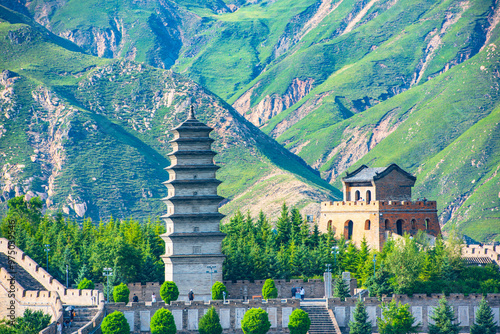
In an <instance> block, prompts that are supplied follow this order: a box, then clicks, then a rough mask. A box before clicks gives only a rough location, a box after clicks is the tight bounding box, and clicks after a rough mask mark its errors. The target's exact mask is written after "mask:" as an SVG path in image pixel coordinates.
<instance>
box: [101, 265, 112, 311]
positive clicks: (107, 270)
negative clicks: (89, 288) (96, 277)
mask: <svg viewBox="0 0 500 334" xmlns="http://www.w3.org/2000/svg"><path fill="white" fill-rule="evenodd" d="M102 270H103V273H102V275H103V276H105V277H106V280H107V283H106V294H107V299H108V303H109V277H110V276H113V269H111V268H103V269H102Z"/></svg>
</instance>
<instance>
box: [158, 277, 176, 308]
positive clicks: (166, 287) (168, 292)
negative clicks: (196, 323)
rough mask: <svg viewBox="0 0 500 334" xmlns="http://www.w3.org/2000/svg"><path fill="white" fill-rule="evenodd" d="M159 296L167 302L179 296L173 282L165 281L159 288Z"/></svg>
mask: <svg viewBox="0 0 500 334" xmlns="http://www.w3.org/2000/svg"><path fill="white" fill-rule="evenodd" d="M160 297H161V299H163V301H164V302H165V303H167V304H170V302H171V301H172V300H177V298H178V297H179V289H178V288H177V285H176V284H175V282H172V281H165V282H163V284H162V285H161V288H160Z"/></svg>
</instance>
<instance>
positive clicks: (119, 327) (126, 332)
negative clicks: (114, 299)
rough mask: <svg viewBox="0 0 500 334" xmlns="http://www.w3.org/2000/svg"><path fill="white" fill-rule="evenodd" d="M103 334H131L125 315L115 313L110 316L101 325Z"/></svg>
mask: <svg viewBox="0 0 500 334" xmlns="http://www.w3.org/2000/svg"><path fill="white" fill-rule="evenodd" d="M101 330H102V334H130V326H129V325H128V322H127V319H125V316H124V315H123V313H121V312H119V311H114V312H113V313H111V314H108V315H107V316H106V317H105V318H104V320H103V321H102V324H101Z"/></svg>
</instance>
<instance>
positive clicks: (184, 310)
mask: <svg viewBox="0 0 500 334" xmlns="http://www.w3.org/2000/svg"><path fill="white" fill-rule="evenodd" d="M212 306H213V307H215V309H216V311H217V313H218V314H219V318H220V323H221V325H222V328H223V330H224V333H238V334H240V333H243V331H242V330H241V320H242V319H243V316H244V315H245V312H246V311H247V310H249V309H251V308H259V307H260V308H262V309H263V310H265V311H266V312H267V313H268V315H269V321H270V322H271V329H270V331H269V332H268V333H270V334H271V333H274V334H278V333H288V320H289V316H290V314H291V313H292V311H293V310H294V309H297V308H299V307H300V301H299V300H297V299H270V300H269V301H267V302H266V301H265V300H261V299H259V300H247V301H243V300H228V301H226V302H223V301H221V300H217V301H210V302H204V301H193V302H184V301H173V302H171V303H170V305H165V303H164V302H157V303H151V302H139V303H128V304H125V303H110V304H106V311H107V313H108V314H109V313H111V312H113V311H115V310H117V311H120V312H123V314H124V315H125V318H126V319H127V321H128V323H129V325H130V328H131V329H133V332H134V333H147V332H150V327H149V325H150V321H151V317H152V316H153V315H154V313H155V312H156V311H157V310H159V309H160V308H166V309H168V310H170V311H171V312H172V314H173V315H174V319H175V324H176V327H177V333H179V334H183V333H185V334H187V333H195V332H196V333H197V332H198V323H199V320H200V319H201V317H203V315H204V314H205V312H207V310H208V309H209V308H211V307H212Z"/></svg>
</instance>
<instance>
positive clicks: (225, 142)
mask: <svg viewBox="0 0 500 334" xmlns="http://www.w3.org/2000/svg"><path fill="white" fill-rule="evenodd" d="M2 10H3V15H2V17H3V22H2V23H0V49H2V50H3V51H2V62H1V64H0V71H2V72H1V73H2V77H1V78H0V92H1V94H0V95H1V96H2V98H1V99H0V108H1V109H2V114H1V115H0V117H1V122H0V124H1V125H0V126H1V128H0V129H1V130H0V135H1V138H0V152H1V153H0V154H1V155H2V157H3V158H2V165H3V166H2V167H3V169H2V174H1V182H2V189H3V194H2V199H3V201H4V202H5V200H6V199H8V198H12V197H14V196H15V195H19V194H27V196H28V198H29V197H32V196H35V195H38V196H40V197H41V198H42V199H43V200H44V202H45V204H46V206H47V208H49V209H52V210H57V209H62V210H63V212H65V213H67V214H70V215H73V216H78V217H83V216H87V217H91V218H93V219H94V220H95V221H98V220H99V219H104V218H105V219H107V218H109V217H110V216H111V215H113V216H114V217H118V218H128V217H134V218H138V219H146V218H147V217H148V216H149V217H154V216H157V215H159V214H161V213H162V212H164V211H165V210H166V206H165V205H164V204H163V203H162V202H161V201H160V199H161V198H162V197H163V196H165V195H166V191H165V190H166V188H165V187H164V186H163V185H162V184H161V183H162V182H163V181H165V180H167V179H168V174H167V173H166V171H164V170H163V168H165V167H167V166H168V165H169V161H168V159H167V158H166V155H167V154H168V153H169V152H170V151H171V148H170V144H169V143H168V140H169V139H170V133H169V132H168V130H169V129H171V128H173V127H174V126H176V125H178V124H179V123H180V122H181V121H183V120H184V119H185V118H186V115H187V108H188V107H189V105H191V104H192V105H194V106H195V109H196V112H197V114H198V118H199V119H200V120H202V121H204V122H206V123H207V124H209V125H211V126H213V127H215V128H216V130H215V131H214V133H213V137H214V139H216V143H215V144H214V147H213V148H214V149H215V150H216V151H217V152H219V153H220V154H219V155H218V156H217V157H216V162H217V163H218V164H219V165H221V166H222V167H223V168H222V169H221V170H220V172H219V173H218V177H219V178H220V179H221V180H223V181H224V183H223V185H221V187H220V193H221V195H222V196H225V197H227V198H228V199H229V200H231V202H230V204H228V206H227V208H226V207H225V208H223V211H224V212H229V213H231V210H234V208H236V207H240V208H242V209H244V210H247V209H248V210H251V211H252V212H254V213H257V212H258V211H259V210H260V209H264V210H265V211H268V212H277V211H278V210H279V207H280V206H281V204H282V203H283V201H285V200H286V201H287V202H289V203H293V204H294V205H297V206H298V207H299V208H302V209H304V210H305V212H307V211H308V210H310V211H311V212H315V210H317V207H318V204H317V203H318V202H319V201H321V200H327V199H333V198H335V196H338V194H339V192H338V190H336V189H335V188H333V187H332V186H330V185H329V184H328V183H326V182H325V181H323V180H321V179H320V178H319V173H317V172H315V171H314V170H313V169H312V168H310V167H309V166H308V165H307V164H306V163H304V162H303V161H302V160H301V159H300V158H297V157H296V156H294V155H293V154H291V153H290V152H288V151H287V150H286V149H284V148H283V147H282V146H281V145H279V144H277V143H276V142H275V141H274V140H272V139H270V138H269V137H268V136H266V135H264V134H263V133H262V132H261V131H260V130H258V129H257V128H256V127H254V126H253V125H252V124H251V123H249V122H248V121H246V120H245V119H244V118H243V117H242V116H240V115H239V114H238V113H237V112H236V111H235V110H233V109H232V108H231V107H230V106H229V105H227V104H226V103H225V102H223V101H222V100H220V99H219V98H217V97H216V96H214V95H213V94H211V93H210V92H208V91H207V90H205V89H204V88H203V87H201V86H199V85H197V84H195V83H194V82H192V81H190V80H188V79H185V78H183V77H181V76H179V75H176V74H174V73H172V72H171V71H166V70H162V69H156V68H153V67H150V66H147V65H144V64H141V63H137V62H133V61H128V60H112V59H102V58H98V57H93V56H89V55H85V54H83V53H80V52H74V51H70V50H68V49H67V48H64V47H63V46H64V45H58V44H57V42H58V40H56V39H55V38H51V36H52V35H51V34H49V33H48V32H44V31H43V29H42V28H41V27H39V26H37V25H36V24H35V23H33V22H30V21H29V20H28V19H27V18H25V17H23V16H22V15H19V14H15V13H13V12H9V11H8V10H7V9H5V8H2ZM7 20H9V21H7ZM19 22H24V23H19ZM285 181H286V182H285ZM252 186H255V187H259V189H260V190H261V191H260V192H254V193H252V197H251V199H248V198H245V197H243V196H242V194H245V193H248V192H251V191H252ZM291 188H292V189H293V192H291V191H290V189H291ZM269 193H272V194H273V197H272V198H267V200H266V201H263V200H262V199H263V198H264V196H266V194H269ZM240 198H241V199H240ZM309 205H310V207H308V206H309ZM306 207H307V208H306Z"/></svg>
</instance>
